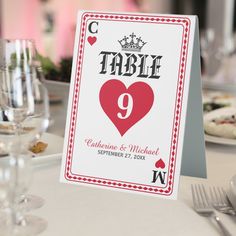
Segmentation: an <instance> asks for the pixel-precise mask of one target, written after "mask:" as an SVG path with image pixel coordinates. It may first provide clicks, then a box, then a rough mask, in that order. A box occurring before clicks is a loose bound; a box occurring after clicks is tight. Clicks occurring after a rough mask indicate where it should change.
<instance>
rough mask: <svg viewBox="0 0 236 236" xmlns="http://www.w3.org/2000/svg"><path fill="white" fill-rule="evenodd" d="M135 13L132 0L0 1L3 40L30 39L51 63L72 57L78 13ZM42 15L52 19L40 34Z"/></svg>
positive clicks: (42, 26) (43, 21)
mask: <svg viewBox="0 0 236 236" xmlns="http://www.w3.org/2000/svg"><path fill="white" fill-rule="evenodd" d="M88 9H89V10H103V11H139V9H138V8H137V5H136V4H135V3H134V1H133V0H119V1H113V0H86V1H84V0H48V1H42V0H17V1H16V0H2V13H3V17H2V35H3V37H4V38H30V39H34V40H35V42H36V46H37V49H38V51H39V52H40V53H41V54H43V55H46V56H49V57H50V58H51V59H53V60H54V61H55V62H58V61H59V60H60V59H61V58H62V57H68V56H72V52H73V44H74V33H75V25H76V15H77V12H78V10H88ZM45 12H47V13H50V14H51V15H52V16H53V18H54V27H53V31H52V32H51V33H50V34H44V33H43V32H44V29H45V19H44V14H45Z"/></svg>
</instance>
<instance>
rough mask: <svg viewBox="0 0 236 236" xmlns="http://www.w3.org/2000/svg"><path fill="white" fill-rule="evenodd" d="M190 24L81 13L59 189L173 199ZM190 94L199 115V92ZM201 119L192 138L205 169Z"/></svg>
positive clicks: (182, 19) (190, 20)
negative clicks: (80, 187)
mask: <svg viewBox="0 0 236 236" xmlns="http://www.w3.org/2000/svg"><path fill="white" fill-rule="evenodd" d="M196 24H197V19H196V17H195V16H179V15H178V16H177V15H149V14H130V13H102V12H85V11H84V12H80V14H79V16H78V22H77V30H76V38H75V50H74V57H73V68H72V76H71V85H70V97H69V103H68V113H67V124H66V131H65V143H64V152H63V161H62V169H61V181H62V182H66V183H75V184H86V185H92V186H97V187H104V188H107V189H108V188H109V189H116V190H121V191H130V192H135V193H142V194H148V195H152V196H160V197H165V198H172V199H174V198H176V196H177V190H178V183H179V176H180V168H181V158H182V154H183V153H184V150H183V147H184V148H186V150H188V148H187V147H185V145H184V135H186V134H185V123H186V120H188V119H187V105H188V98H189V85H190V78H191V80H192V79H193V78H192V75H191V65H192V64H191V63H192V61H193V58H192V57H193V50H198V51H199V45H195V47H197V48H195V49H194V47H193V46H194V37H195V28H196V29H197V25H196ZM197 42H198V41H197ZM195 56H198V58H196V60H195V61H197V60H198V61H199V54H198V55H197V54H196V55H195ZM193 66H194V65H193ZM196 66H197V67H196V69H195V72H196V73H195V76H193V77H194V80H197V84H199V85H200V78H199V75H200V66H199V64H198V63H197V65H196ZM197 72H198V73H197ZM192 89H194V90H195V91H196V92H195V95H196V96H195V98H194V100H195V101H196V103H197V104H198V108H199V107H201V90H200V87H197V88H192ZM190 90H191V89H190ZM201 115H202V111H200V113H199V116H198V115H197V117H196V120H198V121H199V122H198V125H199V126H200V127H198V128H199V129H198V130H200V132H198V137H196V136H191V135H190V137H193V138H194V142H195V139H196V138H197V139H199V140H200V145H197V147H198V148H200V149H202V150H199V152H200V153H201V155H202V157H200V159H199V160H203V168H204V166H205V163H204V158H205V157H204V139H203V133H201V131H202V122H201V120H202V117H201ZM186 132H188V133H190V134H191V122H190V128H188V130H186ZM202 144H203V146H202ZM191 151H194V150H191ZM185 153H186V155H187V156H189V155H188V151H185ZM188 161H189V162H190V163H191V162H192V161H191V155H190V156H189V158H187V162H188ZM200 164H202V161H200ZM187 165H188V164H187ZM188 168H190V169H191V164H190V165H189V166H188ZM194 168H196V166H194ZM190 172H191V171H190ZM203 172H204V171H203ZM193 175H195V174H193ZM203 175H204V173H203Z"/></svg>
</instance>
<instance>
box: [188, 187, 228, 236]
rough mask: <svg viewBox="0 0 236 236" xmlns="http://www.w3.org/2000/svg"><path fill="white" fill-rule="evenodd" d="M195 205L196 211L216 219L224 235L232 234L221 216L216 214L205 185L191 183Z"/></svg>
mask: <svg viewBox="0 0 236 236" xmlns="http://www.w3.org/2000/svg"><path fill="white" fill-rule="evenodd" d="M191 190H192V197H193V205H194V209H195V211H196V212H197V213H198V214H200V215H202V216H205V217H209V218H212V219H214V220H215V221H216V223H217V224H218V226H219V228H220V229H221V232H222V235H224V236H232V234H231V233H230V232H229V231H228V230H227V229H226V227H225V226H224V224H223V223H222V222H221V220H220V218H219V217H218V216H217V215H216V214H215V212H214V208H213V207H212V205H211V202H210V200H209V197H208V196H207V193H206V190H205V188H204V186H203V185H199V184H196V185H191Z"/></svg>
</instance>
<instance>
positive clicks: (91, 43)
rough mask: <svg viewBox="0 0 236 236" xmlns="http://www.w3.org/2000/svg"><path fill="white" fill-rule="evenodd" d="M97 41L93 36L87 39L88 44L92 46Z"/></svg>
mask: <svg viewBox="0 0 236 236" xmlns="http://www.w3.org/2000/svg"><path fill="white" fill-rule="evenodd" d="M96 41H97V37H95V36H89V37H88V42H89V44H90V45H91V46H92V45H93V44H94V43H95V42H96Z"/></svg>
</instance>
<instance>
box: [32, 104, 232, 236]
mask: <svg viewBox="0 0 236 236" xmlns="http://www.w3.org/2000/svg"><path fill="white" fill-rule="evenodd" d="M54 109H55V110H56V108H54ZM60 112H62V111H60ZM65 113H66V111H65ZM58 114H60V113H58ZM58 114H57V115H56V117H54V118H55V121H56V122H59V123H60V120H59V119H64V118H61V117H60V118H59V117H58ZM61 122H62V121H61ZM59 123H58V124H59ZM51 131H52V132H53V131H55V132H54V133H57V134H60V132H63V127H61V131H60V130H58V129H55V128H52V130H51ZM206 157H207V171H208V178H207V179H199V178H192V177H185V176H181V179H180V189H179V195H178V200H177V201H174V200H163V199H159V198H156V197H149V196H143V195H137V194H132V193H124V192H119V191H112V190H103V189H100V188H94V187H85V186H75V185H68V184H62V183H60V182H59V174H60V161H57V162H55V163H51V164H50V165H47V166H42V167H37V168H36V169H35V172H34V180H33V184H32V186H31V188H30V193H32V194H36V195H39V196H41V197H43V198H44V199H45V205H44V206H43V207H42V208H41V209H38V210H35V211H33V212H32V214H35V215H38V216H40V217H42V218H44V219H46V220H47V221H48V228H47V230H46V231H44V232H43V233H42V234H41V235H42V236H65V235H70V236H79V235H81V236H94V235H99V236H111V235H112V236H122V235H124V236H125V235H129V236H133V235H134V236H139V235H140V236H141V235H142V236H154V235H159V236H160V235H168V236H169V235H175V236H177V235H179V236H185V235H186V236H187V235H188V236H189V235H191V236H195V235H196V236H199V235H203V236H204V235H206V236H211V235H212V236H214V235H219V231H218V227H217V226H216V225H215V224H213V223H212V222H211V221H210V220H208V219H206V218H204V217H201V216H199V215H197V214H196V213H195V212H194V211H193V209H192V198H191V191H190V185H191V184H192V183H204V184H209V185H217V186H223V187H225V188H228V186H229V180H230V178H231V177H232V176H233V175H234V174H236V147H230V146H221V145H214V144H207V146H206ZM219 215H220V216H221V218H222V220H223V221H224V222H225V224H226V225H227V227H228V229H229V230H230V232H232V233H233V234H234V235H236V217H235V219H232V218H230V217H229V216H227V215H223V214H219Z"/></svg>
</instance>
